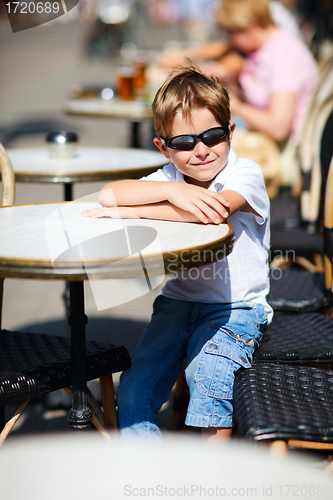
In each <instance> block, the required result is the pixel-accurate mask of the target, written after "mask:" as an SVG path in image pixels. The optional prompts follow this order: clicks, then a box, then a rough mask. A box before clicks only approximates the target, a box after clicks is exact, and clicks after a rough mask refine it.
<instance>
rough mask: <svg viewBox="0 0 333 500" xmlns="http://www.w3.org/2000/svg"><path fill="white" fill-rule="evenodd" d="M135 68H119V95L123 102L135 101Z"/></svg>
mask: <svg viewBox="0 0 333 500" xmlns="http://www.w3.org/2000/svg"><path fill="white" fill-rule="evenodd" d="M135 75H136V70H135V68H132V67H127V66H124V67H122V68H118V70H117V73H116V79H117V94H118V97H119V99H122V100H123V101H132V100H133V99H134V78H135Z"/></svg>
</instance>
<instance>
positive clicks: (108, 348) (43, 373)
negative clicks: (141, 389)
mask: <svg viewBox="0 0 333 500" xmlns="http://www.w3.org/2000/svg"><path fill="white" fill-rule="evenodd" d="M130 364H131V361H130V357H129V353H128V351H127V349H126V348H125V347H123V346H119V345H113V344H106V343H102V342H94V341H88V342H86V366H87V380H93V379H96V378H99V379H100V384H101V395H102V402H103V408H104V412H103V413H102V412H101V411H100V409H99V407H98V404H97V403H96V401H95V399H94V397H93V396H92V394H91V393H90V392H89V391H88V400H89V403H90V404H91V406H92V409H93V412H94V416H93V423H94V425H95V426H96V427H97V429H99V430H100V431H102V432H103V428H115V427H117V423H116V422H117V420H116V413H115V407H114V395H113V384H112V375H111V374H112V373H116V372H120V371H123V370H125V369H126V368H129V366H130ZM71 366H72V365H71V345H70V339H68V338H65V337H58V336H54V335H46V334H34V333H20V332H11V331H7V330H0V409H4V407H5V405H8V404H10V403H18V406H17V408H16V409H15V411H14V413H13V415H12V416H11V418H10V419H9V421H8V423H7V424H5V425H4V426H3V431H2V433H1V435H0V446H1V444H2V443H3V441H4V440H5V438H6V437H7V435H8V433H9V432H10V430H11V429H12V427H13V425H14V424H15V422H16V420H17V419H18V417H19V416H20V414H21V413H22V411H23V410H24V408H25V406H26V404H27V403H28V402H29V400H30V399H31V398H32V397H34V396H38V395H40V394H46V393H49V392H52V391H56V390H58V389H67V390H68V392H70V389H69V388H70V386H71V385H72V384H71V381H72V373H71Z"/></svg>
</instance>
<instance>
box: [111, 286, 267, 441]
mask: <svg viewBox="0 0 333 500" xmlns="http://www.w3.org/2000/svg"><path fill="white" fill-rule="evenodd" d="M266 327H267V315H266V312H265V310H264V307H263V306H262V305H261V304H252V303H251V304H249V303H247V302H235V303H232V304H203V303H197V302H187V301H182V300H175V299H171V298H168V297H164V296H163V295H160V296H159V297H157V299H156V300H155V303H154V310H153V315H152V318H151V322H150V323H149V325H148V326H147V328H146V329H145V331H144V333H143V336H142V339H141V340H140V342H139V344H138V346H137V348H136V350H135V351H134V353H133V356H132V366H131V368H129V369H128V370H126V371H124V372H123V373H122V375H121V378H120V386H119V390H118V395H117V401H118V407H119V424H120V428H121V430H122V433H123V434H124V435H126V434H133V433H134V434H146V435H147V434H148V435H149V434H150V435H156V434H160V430H159V427H158V411H159V410H160V408H161V406H162V404H163V403H164V402H165V401H167V400H168V399H169V396H170V393H171V390H172V387H173V385H174V384H175V382H176V380H177V378H178V376H179V374H180V372H181V369H182V364H183V359H184V357H186V370H185V376H186V381H187V384H188V386H189V391H190V402H189V406H188V410H187V416H186V421H185V423H186V425H189V426H194V427H232V396H233V384H234V373H235V371H236V370H238V369H239V368H241V367H244V368H247V367H249V366H250V362H251V360H252V353H253V351H254V349H255V348H256V347H258V345H259V341H260V339H261V338H262V332H263V331H264V330H265V329H266Z"/></svg>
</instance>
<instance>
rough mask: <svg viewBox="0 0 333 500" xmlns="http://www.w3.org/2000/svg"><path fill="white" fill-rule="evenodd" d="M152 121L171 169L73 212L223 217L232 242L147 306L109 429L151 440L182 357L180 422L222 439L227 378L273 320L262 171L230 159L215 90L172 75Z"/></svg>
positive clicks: (223, 103) (228, 408)
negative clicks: (184, 396) (184, 400)
mask: <svg viewBox="0 0 333 500" xmlns="http://www.w3.org/2000/svg"><path fill="white" fill-rule="evenodd" d="M153 114H154V121H155V129H156V132H157V135H158V137H156V138H155V139H154V143H155V144H156V146H157V147H158V148H159V149H160V151H162V153H163V154H164V155H165V156H166V158H168V159H170V161H171V163H170V164H169V165H166V166H165V167H164V168H163V169H160V170H158V171H157V172H155V173H153V174H151V175H149V176H148V177H146V178H144V179H141V180H125V181H118V182H113V183H110V184H107V185H106V186H104V188H103V189H102V190H101V193H100V197H99V202H100V203H101V205H102V207H103V208H98V209H92V210H87V211H85V212H83V215H84V216H90V217H104V216H109V217H119V215H120V217H122V218H140V217H141V218H154V219H164V220H172V221H185V222H203V223H214V224H220V223H221V222H223V221H225V220H226V219H227V218H228V219H229V220H230V222H231V223H232V224H233V226H234V232H235V238H236V242H235V246H234V250H233V252H232V253H231V254H230V255H229V256H228V257H226V258H224V259H222V260H221V261H219V262H215V263H213V264H209V265H204V266H202V267H200V268H199V270H200V271H201V272H200V275H199V276H196V278H195V279H191V278H190V275H189V274H187V273H186V272H185V273H184V272H182V275H181V276H180V275H178V276H177V277H176V278H175V279H171V280H169V281H168V282H167V284H166V285H165V287H164V288H163V291H162V295H160V296H159V297H157V299H156V301H155V303H154V311H153V315H152V319H151V322H150V324H149V325H148V326H147V328H146V330H145V332H144V334H143V337H142V339H141V341H140V343H139V345H138V347H137V349H136V351H135V352H134V354H133V356H132V366H131V368H130V369H129V370H127V371H125V372H124V373H123V374H122V376H121V381H120V387H119V391H118V406H119V423H120V427H121V429H122V432H123V433H124V434H128V433H138V434H141V433H144V434H147V435H156V434H159V433H160V430H159V428H158V415H157V413H158V411H159V409H160V408H161V406H162V404H163V403H164V402H165V401H167V399H168V397H169V395H170V392H171V390H172V387H173V385H174V383H175V381H176V380H177V377H178V375H179V373H180V371H181V367H182V363H183V359H184V357H186V370H185V376H186V380H187V383H188V386H189V389H190V403H189V406H188V411H187V417H186V424H187V425H189V426H195V427H201V428H202V429H204V430H205V432H206V434H207V435H208V437H212V436H216V437H229V436H230V434H231V428H232V392H233V382H234V372H235V371H236V370H238V369H239V368H241V367H249V366H250V361H251V359H252V357H251V355H252V352H253V351H254V349H255V347H257V346H258V345H259V341H260V339H261V337H262V332H263V331H264V329H265V328H266V327H267V325H268V323H269V322H270V320H271V318H272V310H271V308H270V307H269V306H268V304H267V302H266V298H265V297H266V295H267V293H268V290H269V283H268V265H267V262H268V250H269V200H268V196H267V193H266V190H265V184H264V179H263V175H262V171H261V168H260V167H259V166H258V165H257V164H256V163H254V162H252V161H251V160H247V159H241V160H238V159H237V157H236V155H235V153H234V152H233V151H232V149H231V147H230V143H231V139H232V134H233V131H234V128H235V124H234V123H233V122H230V111H229V98H228V94H227V92H226V90H225V89H224V87H223V86H222V85H221V83H219V82H218V81H215V80H214V79H210V78H207V77H206V76H204V75H203V74H202V73H201V72H200V71H199V70H197V69H196V68H194V67H189V68H181V69H179V70H177V71H175V72H174V73H172V74H171V75H170V77H169V78H168V79H167V80H166V81H165V82H164V84H163V85H162V86H161V87H160V89H159V90H158V91H157V93H156V96H155V99H154V102H153ZM115 203H116V205H117V206H115ZM118 211H119V212H118Z"/></svg>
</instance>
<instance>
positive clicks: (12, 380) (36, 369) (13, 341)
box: [0, 144, 131, 446]
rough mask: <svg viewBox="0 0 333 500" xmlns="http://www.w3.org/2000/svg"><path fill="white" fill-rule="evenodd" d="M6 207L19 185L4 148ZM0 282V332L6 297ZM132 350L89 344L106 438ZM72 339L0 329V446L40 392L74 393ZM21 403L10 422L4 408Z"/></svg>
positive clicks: (0, 161)
mask: <svg viewBox="0 0 333 500" xmlns="http://www.w3.org/2000/svg"><path fill="white" fill-rule="evenodd" d="M0 173H1V174H2V184H3V192H2V200H1V201H2V205H3V206H7V205H12V204H13V203H14V195H15V182H14V174H13V169H12V165H11V162H10V160H9V157H8V155H7V153H6V151H5V149H4V148H3V146H2V145H1V144H0ZM3 281H4V280H3V279H0V328H1V308H2V295H3ZM130 364H131V361H130V356H129V353H128V351H127V349H126V348H125V347H123V346H118V345H113V344H106V343H101V342H93V341H90V342H86V368H87V380H92V379H96V378H99V379H100V386H101V396H102V404H103V412H102V410H101V408H100V407H99V405H98V404H97V402H96V400H95V398H94V397H93V395H92V394H91V393H90V391H89V390H88V401H89V403H90V405H91V406H92V411H93V424H94V425H95V426H96V427H97V429H98V430H100V431H101V432H102V433H103V434H104V435H105V436H108V434H107V433H106V432H105V429H107V428H114V427H116V426H117V418H116V410H115V402H114V394H113V382H112V374H113V373H116V372H119V371H123V370H125V369H126V368H129V366H130ZM71 382H72V373H71V346H70V340H69V339H67V338H64V337H57V336H53V335H46V334H33V333H19V332H11V331H7V330H1V329H0V431H2V432H1V434H0V446H1V445H2V443H3V442H4V440H5V439H6V437H7V435H8V433H9V432H10V430H11V429H12V427H13V425H14V424H15V422H16V421H17V419H18V418H19V416H20V415H21V413H22V411H23V410H24V408H25V406H26V405H27V403H28V402H29V400H30V399H31V398H32V397H34V396H38V395H40V394H45V393H49V392H53V391H56V390H58V389H65V390H66V391H67V392H69V393H71V389H70V386H71ZM10 403H18V405H17V407H16V409H15V410H14V413H13V414H12V416H11V417H10V419H9V421H8V422H7V423H6V419H5V406H6V405H8V404H10Z"/></svg>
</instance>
